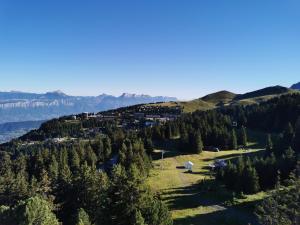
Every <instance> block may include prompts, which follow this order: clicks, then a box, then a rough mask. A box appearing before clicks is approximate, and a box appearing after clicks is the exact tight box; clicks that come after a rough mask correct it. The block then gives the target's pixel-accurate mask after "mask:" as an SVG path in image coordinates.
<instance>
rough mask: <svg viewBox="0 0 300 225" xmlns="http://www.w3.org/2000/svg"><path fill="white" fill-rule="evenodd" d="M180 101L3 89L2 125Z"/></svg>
mask: <svg viewBox="0 0 300 225" xmlns="http://www.w3.org/2000/svg"><path fill="white" fill-rule="evenodd" d="M167 101H177V99H176V98H173V97H164V96H156V97H151V96H149V95H136V94H128V93H124V94H122V95H121V96H119V97H115V96H112V95H106V94H102V95H99V96H95V97H93V96H91V97H83V96H69V95H66V94H64V93H63V92H61V91H55V92H48V93H45V94H35V93H24V92H14V91H12V92H0V124H1V123H6V122H19V121H31V120H47V119H51V118H55V117H59V116H62V115H70V114H77V113H81V112H99V111H103V110H109V109H115V108H119V107H125V106H130V105H136V104H144V103H154V102H167Z"/></svg>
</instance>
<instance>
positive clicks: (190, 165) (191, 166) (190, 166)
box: [184, 161, 194, 171]
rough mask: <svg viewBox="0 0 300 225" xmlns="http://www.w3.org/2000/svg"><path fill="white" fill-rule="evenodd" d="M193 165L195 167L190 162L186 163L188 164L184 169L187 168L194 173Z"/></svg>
mask: <svg viewBox="0 0 300 225" xmlns="http://www.w3.org/2000/svg"><path fill="white" fill-rule="evenodd" d="M193 165H194V163H192V162H191V161H188V162H186V163H185V164H184V167H185V168H186V169H187V170H190V171H192V169H193Z"/></svg>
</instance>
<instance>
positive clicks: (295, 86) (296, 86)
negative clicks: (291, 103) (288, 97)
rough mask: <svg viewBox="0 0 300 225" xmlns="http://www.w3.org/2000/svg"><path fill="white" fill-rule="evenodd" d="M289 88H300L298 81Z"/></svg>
mask: <svg viewBox="0 0 300 225" xmlns="http://www.w3.org/2000/svg"><path fill="white" fill-rule="evenodd" d="M291 89H294V90H300V82H298V83H296V84H293V85H292V86H291Z"/></svg>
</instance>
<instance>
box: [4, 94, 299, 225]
mask: <svg viewBox="0 0 300 225" xmlns="http://www.w3.org/2000/svg"><path fill="white" fill-rule="evenodd" d="M249 131H257V132H261V133H264V134H265V140H266V141H265V149H266V150H265V151H264V154H263V155H261V156H257V157H251V158H250V157H244V158H243V157H240V158H238V159H234V160H229V161H227V162H226V163H227V164H226V166H225V167H220V168H215V170H214V175H215V180H216V181H217V182H220V183H221V184H222V185H224V186H225V187H226V188H227V189H228V190H230V191H232V192H234V193H238V194H243V193H244V194H252V193H257V192H258V191H261V190H276V192H278V193H276V194H274V196H271V197H270V198H268V199H266V200H265V201H263V202H262V203H261V204H260V205H259V206H258V208H257V215H258V218H259V220H260V221H261V223H262V224H278V225H279V224H297V223H298V222H299V176H300V161H299V157H300V95H299V94H290V95H283V96H281V97H276V98H273V99H271V100H268V101H266V102H262V103H260V104H254V105H247V106H243V105H232V106H222V107H220V108H217V109H214V110H209V111H196V112H194V113H182V109H180V108H178V107H173V108H172V107H162V106H155V105H153V106H151V105H150V106H144V105H137V106H133V107H127V108H122V109H118V110H112V111H108V112H104V113H98V114H91V115H89V114H80V115H74V116H67V117H61V118H59V119H55V120H51V121H49V122H46V123H44V124H43V125H42V126H41V128H40V129H38V130H34V131H31V132H29V133H28V134H26V135H24V136H23V137H21V138H19V139H16V140H13V141H11V142H9V143H6V144H3V145H1V146H0V165H1V166H0V205H1V207H0V221H1V222H0V224H3V225H16V224H17V225H18V224H24V225H25V224H26V225H27V224H28V225H29V224H30V225H31V224H43V225H52V224H64V225H79V224H80V225H90V224H95V225H100V224H101V225H110V224H111V225H112V224H114V225H146V224H147V225H171V224H173V221H172V218H171V214H170V212H169V210H168V207H167V206H166V205H165V203H164V202H163V201H162V200H161V197H160V195H159V194H157V193H154V192H152V190H150V188H149V187H148V186H147V185H146V184H145V179H146V178H147V177H148V175H149V171H150V170H151V168H152V159H151V158H152V155H153V150H154V149H155V148H159V147H161V146H163V147H164V148H168V149H174V150H177V151H180V152H181V153H182V154H186V153H193V154H201V152H202V151H203V150H209V151H214V150H217V151H219V150H221V151H226V150H229V149H241V150H242V149H243V150H244V149H247V143H248V133H249ZM288 199H295V204H291V203H290V201H288ZM270 205H276V207H277V208H276V210H278V213H280V215H281V216H280V218H278V219H277V220H276V218H275V217H274V216H272V215H273V213H274V211H270V209H269V207H270Z"/></svg>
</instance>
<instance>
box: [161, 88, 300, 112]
mask: <svg viewBox="0 0 300 225" xmlns="http://www.w3.org/2000/svg"><path fill="white" fill-rule="evenodd" d="M292 93H300V91H297V90H292V89H289V88H286V87H281V86H274V87H267V88H263V89H260V90H256V91H253V92H248V93H245V94H235V93H232V92H229V91H219V92H216V93H212V94H209V95H206V96H204V97H202V98H199V99H195V100H191V101H185V102H164V103H157V104H155V105H160V106H168V107H175V106H181V107H182V108H183V111H184V112H187V113H189V112H194V111H196V110H203V111H204V110H210V109H214V108H216V107H220V106H221V105H237V104H241V105H251V104H257V103H259V102H262V101H267V100H269V99H271V98H274V97H278V96H280V95H284V94H292Z"/></svg>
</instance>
